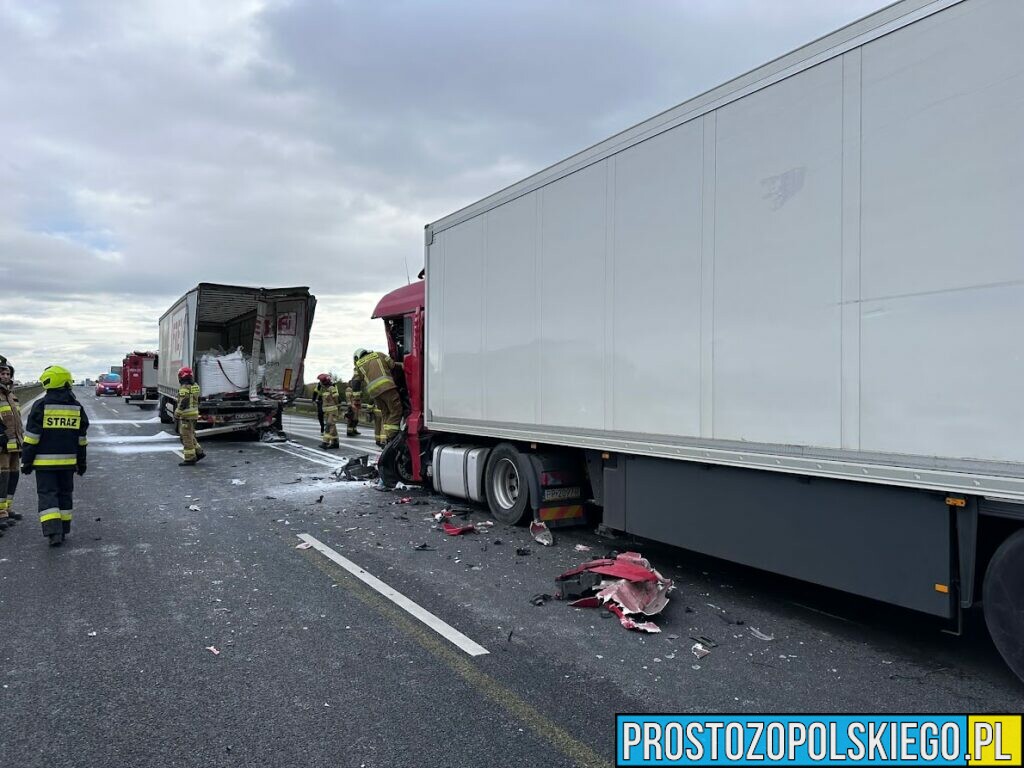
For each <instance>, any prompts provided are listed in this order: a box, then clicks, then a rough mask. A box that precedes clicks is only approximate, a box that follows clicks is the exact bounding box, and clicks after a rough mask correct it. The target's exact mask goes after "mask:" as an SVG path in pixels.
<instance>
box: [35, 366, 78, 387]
mask: <svg viewBox="0 0 1024 768" xmlns="http://www.w3.org/2000/svg"><path fill="white" fill-rule="evenodd" d="M73 381H74V379H73V378H72V376H71V371H69V370H68V369H67V368H63V367H61V366H59V365H51V366H48V367H47V368H46V370H45V371H43V372H42V373H41V374H40V376H39V382H40V383H41V384H42V385H43V389H63V388H64V387H70V386H71V384H72V382H73Z"/></svg>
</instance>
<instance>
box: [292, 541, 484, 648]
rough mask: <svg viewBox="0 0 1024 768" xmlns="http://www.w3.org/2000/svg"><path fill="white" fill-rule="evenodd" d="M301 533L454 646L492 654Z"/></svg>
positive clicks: (323, 545) (322, 544)
mask: <svg viewBox="0 0 1024 768" xmlns="http://www.w3.org/2000/svg"><path fill="white" fill-rule="evenodd" d="M298 536H299V538H300V539H302V540H303V541H304V542H306V543H307V544H312V545H313V549H315V550H316V551H317V552H319V553H320V554H322V555H323V556H324V557H326V558H327V559H328V560H330V561H332V562H334V563H337V564H338V565H340V566H341V567H342V568H344V569H345V570H346V571H348V572H349V573H351V574H352V575H353V576H355V577H356V578H357V579H359V580H360V581H361V582H363V583H364V584H366V585H367V586H368V587H370V588H371V589H374V590H376V591H377V592H379V593H380V594H382V595H384V597H386V598H387V599H388V600H390V601H391V602H393V603H394V604H395V605H397V606H398V607H399V608H401V609H402V610H403V611H405V612H406V613H408V614H409V615H410V616H413V617H415V618H417V619H419V620H420V621H421V622H423V623H424V624H426V625H427V626H428V627H430V628H431V629H432V630H434V631H435V632H437V634H439V635H441V637H443V638H444V639H445V640H447V641H448V642H450V643H451V644H452V645H454V646H456V647H458V648H460V649H462V650H463V651H465V652H466V653H468V654H469V655H470V656H483V655H485V654H487V653H490V651H488V650H487V649H486V648H484V647H483V646H482V645H480V644H479V643H477V642H475V641H474V640H471V639H470V638H468V637H466V636H465V635H464V634H462V633H461V632H459V630H457V629H455V627H453V626H452V625H451V624H448V623H447V622H445V621H443V620H442V619H439V618H438V617H437V616H435V615H434V614H432V613H431V612H430V611H428V610H427V609H426V608H424V607H423V606H421V605H420V604H419V603H415V602H413V601H412V600H410V599H409V598H408V597H406V596H405V595H403V594H402V593H401V592H399V591H398V590H396V589H392V588H391V587H390V586H388V585H387V584H385V583H384V582H383V581H381V580H380V579H378V578H377V577H376V576H374V575H373V574H372V573H370V572H368V571H366V570H365V569H363V568H361V567H360V566H358V565H356V564H355V563H353V562H352V561H351V560H349V559H348V558H347V557H344V556H342V555H339V554H338V553H337V552H335V551H334V550H333V549H331V548H330V547H329V546H327V545H326V544H324V543H323V542H322V541H320V540H319V539H317V538H315V537H314V536H310V535H309V534H308V533H300V534H298Z"/></svg>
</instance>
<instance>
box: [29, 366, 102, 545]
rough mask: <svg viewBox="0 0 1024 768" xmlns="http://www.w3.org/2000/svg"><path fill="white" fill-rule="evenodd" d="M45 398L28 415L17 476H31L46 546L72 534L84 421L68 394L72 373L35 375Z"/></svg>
mask: <svg viewBox="0 0 1024 768" xmlns="http://www.w3.org/2000/svg"><path fill="white" fill-rule="evenodd" d="M39 381H40V383H42V385H43V389H44V390H45V393H44V395H43V397H41V398H40V399H39V400H36V402H35V405H33V406H32V411H31V412H30V413H29V415H28V426H27V427H26V429H25V447H24V450H23V451H22V455H21V472H22V474H25V475H30V474H32V472H33V471H36V492H37V494H38V495H39V522H40V523H41V524H42V526H43V535H44V536H47V537H48V538H49V539H50V546H51V547H59V546H60V545H61V544H62V543H63V542H64V537H65V536H67V535H68V534H69V533H71V510H72V507H73V504H72V494H73V493H74V490H75V472H76V471H77V472H78V475H79V477H81V476H82V475H84V474H85V468H86V464H85V457H86V456H85V451H86V446H87V445H88V443H89V441H88V440H87V439H86V432H87V431H88V430H89V417H88V416H87V415H86V413H85V409H84V408H82V406H81V405H80V404H79V402H78V400H76V399H75V395H74V393H72V391H71V381H72V379H71V373H70V372H69V371H68V370H67V368H62V367H61V366H59V365H51V366H49V367H48V368H47V369H46V370H45V371H43V372H42V374H41V375H40V376H39Z"/></svg>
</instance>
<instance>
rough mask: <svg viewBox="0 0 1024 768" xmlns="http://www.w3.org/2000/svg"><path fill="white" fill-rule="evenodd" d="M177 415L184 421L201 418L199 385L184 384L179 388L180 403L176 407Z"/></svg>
mask: <svg viewBox="0 0 1024 768" xmlns="http://www.w3.org/2000/svg"><path fill="white" fill-rule="evenodd" d="M174 415H175V417H177V418H179V419H181V420H182V421H196V420H198V419H199V385H198V384H183V385H182V386H181V389H179V390H178V404H177V406H175V408H174Z"/></svg>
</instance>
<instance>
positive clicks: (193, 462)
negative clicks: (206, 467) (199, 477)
mask: <svg viewBox="0 0 1024 768" xmlns="http://www.w3.org/2000/svg"><path fill="white" fill-rule="evenodd" d="M195 465H196V459H185V460H184V461H179V462H178V466H179V467H194V466H195Z"/></svg>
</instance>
